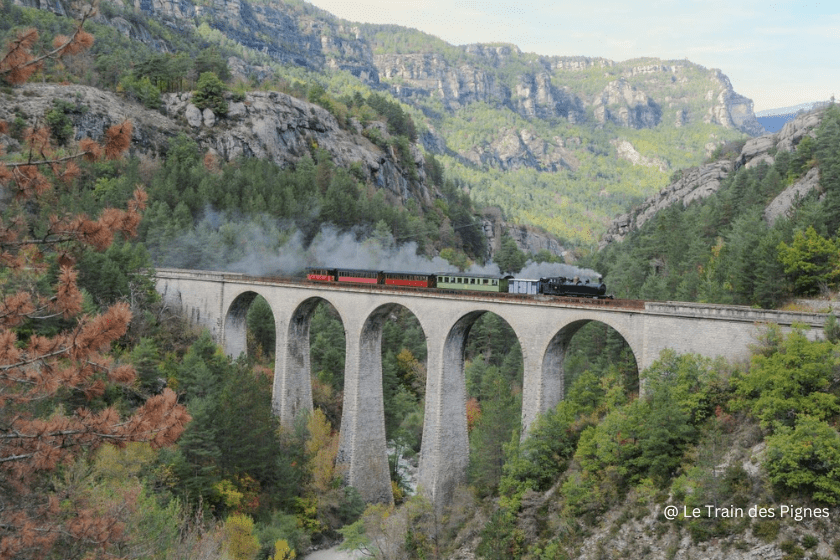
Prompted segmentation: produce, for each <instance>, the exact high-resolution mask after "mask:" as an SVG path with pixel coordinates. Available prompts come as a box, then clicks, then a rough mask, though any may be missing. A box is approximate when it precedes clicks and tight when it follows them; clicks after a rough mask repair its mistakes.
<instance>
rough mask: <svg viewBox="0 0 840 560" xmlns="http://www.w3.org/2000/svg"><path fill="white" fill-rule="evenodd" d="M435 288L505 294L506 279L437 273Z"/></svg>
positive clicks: (456, 273)
mask: <svg viewBox="0 0 840 560" xmlns="http://www.w3.org/2000/svg"><path fill="white" fill-rule="evenodd" d="M436 276H437V287H438V289H440V290H469V291H476V292H507V291H508V279H507V278H499V277H498V276H496V277H493V276H484V275H481V274H465V273H463V272H438V273H437V274H436Z"/></svg>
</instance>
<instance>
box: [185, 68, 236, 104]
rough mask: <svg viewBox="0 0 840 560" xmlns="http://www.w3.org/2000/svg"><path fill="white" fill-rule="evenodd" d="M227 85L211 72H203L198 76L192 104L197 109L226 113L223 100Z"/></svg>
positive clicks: (225, 102)
mask: <svg viewBox="0 0 840 560" xmlns="http://www.w3.org/2000/svg"><path fill="white" fill-rule="evenodd" d="M226 92H227V86H226V85H225V84H224V82H222V81H221V80H220V79H219V77H218V76H216V74H214V73H213V72H204V73H203V74H201V76H199V78H198V85H197V89H196V91H195V93H194V94H193V98H192V102H193V105H195V106H196V107H198V108H199V109H202V110H203V109H210V110H211V111H213V113H215V114H216V115H227V112H228V106H227V101H225V97H224V95H225V93H226Z"/></svg>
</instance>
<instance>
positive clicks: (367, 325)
mask: <svg viewBox="0 0 840 560" xmlns="http://www.w3.org/2000/svg"><path fill="white" fill-rule="evenodd" d="M397 309H406V310H408V311H409V312H411V313H412V314H413V315H414V316H415V318H417V315H416V314H415V313H414V311H413V310H411V309H410V308H407V307H405V306H404V305H401V304H399V303H385V304H382V305H380V306H378V307H377V308H376V309H374V310H373V311H371V312H370V313H369V314H368V315H367V317H365V318H364V319H363V321H362V324H361V328H360V330H359V331H358V340H357V341H355V348H356V349H357V352H356V353H355V354H354V355H353V356H352V358H351V354H350V349H351V347H353V346H354V341H351V339H350V337H348V340H347V345H348V361H347V366H346V371H345V377H344V407H343V409H342V419H341V436H340V443H339V452H338V461H339V462H341V463H344V464H346V465H347V483H348V484H349V485H351V486H353V487H355V488H356V489H357V490H358V491H359V493H360V494H361V495H362V497H363V498H364V499H365V501H367V502H385V503H393V501H394V497H393V493H392V491H391V478H390V472H389V470H388V455H387V449H386V445H387V442H386V437H385V408H384V398H383V387H382V329H383V326H384V325H385V322H386V321H387V319H388V317H389V316H390V315H391V314H392V313H393V312H394V311H395V310H397ZM418 322H419V319H418ZM420 327H421V328H423V325H422V323H421V324H420ZM423 334H424V336H427V335H426V330H425V329H423Z"/></svg>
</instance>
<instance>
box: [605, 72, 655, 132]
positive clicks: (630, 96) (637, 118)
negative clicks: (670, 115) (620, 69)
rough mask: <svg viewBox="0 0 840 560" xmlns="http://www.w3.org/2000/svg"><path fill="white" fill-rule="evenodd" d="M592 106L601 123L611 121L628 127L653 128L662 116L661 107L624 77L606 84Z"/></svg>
mask: <svg viewBox="0 0 840 560" xmlns="http://www.w3.org/2000/svg"><path fill="white" fill-rule="evenodd" d="M593 106H594V115H595V119H596V120H597V121H598V122H600V123H601V124H604V123H606V122H607V121H612V122H614V123H616V124H618V125H619V126H625V127H628V128H653V127H655V126H656V125H658V124H659V121H660V119H661V118H662V109H661V107H659V105H657V104H656V102H655V101H654V100H653V99H651V98H650V97H648V96H647V95H646V94H645V93H644V92H642V91H640V90H638V89H636V87H634V86H633V85H631V84H629V83H628V82H627V80H626V79H624V78H621V79H619V80H616V81H614V82H610V83H609V84H607V87H606V88H604V91H603V92H601V95H600V96H599V97H597V98H596V99H595V102H594V103H593Z"/></svg>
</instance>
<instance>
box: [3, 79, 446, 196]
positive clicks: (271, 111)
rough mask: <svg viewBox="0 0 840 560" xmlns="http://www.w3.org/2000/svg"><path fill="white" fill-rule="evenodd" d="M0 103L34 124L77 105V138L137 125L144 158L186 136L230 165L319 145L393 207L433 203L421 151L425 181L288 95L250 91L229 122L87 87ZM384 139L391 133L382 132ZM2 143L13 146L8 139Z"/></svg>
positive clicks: (286, 161) (34, 89)
mask: <svg viewBox="0 0 840 560" xmlns="http://www.w3.org/2000/svg"><path fill="white" fill-rule="evenodd" d="M0 96H1V97H2V103H0V120H4V121H8V122H11V121H14V120H15V118H16V117H20V116H23V117H24V118H25V120H28V121H29V124H32V123H34V121H35V119H36V118H38V117H39V116H41V115H44V114H45V113H46V112H47V111H49V110H50V109H51V108H52V107H53V100H64V101H67V102H68V103H71V104H73V105H74V106H75V107H78V108H79V110H78V111H75V112H71V113H69V114H68V116H69V117H70V119H71V120H72V121H73V126H74V134H75V136H76V138H78V139H80V138H83V137H85V136H90V137H91V138H94V139H100V138H101V137H102V135H103V133H104V131H105V130H106V129H107V128H108V127H109V126H111V125H113V124H115V123H119V122H122V121H123V120H124V119H130V120H131V121H132V123H133V125H134V132H133V138H132V145H131V150H132V151H133V152H134V153H135V154H138V155H144V156H147V157H152V158H154V157H158V156H161V155H164V154H165V153H166V151H167V149H168V143H169V140H170V139H171V138H173V137H174V136H176V135H178V134H180V133H185V134H187V135H189V136H191V137H192V138H194V139H195V140H196V141H197V142H198V144H199V146H201V147H202V148H203V149H205V150H209V151H211V152H213V153H215V154H217V155H218V156H219V157H220V158H222V159H224V160H231V159H235V158H237V157H240V156H247V157H259V158H264V159H269V160H271V161H273V162H275V163H277V164H278V165H281V166H286V165H291V164H294V163H295V162H297V161H298V160H299V159H300V158H301V157H304V156H305V155H306V154H309V153H311V150H312V149H313V147H315V146H317V147H318V148H320V149H323V150H326V151H327V152H329V153H330V155H331V156H332V158H333V161H334V162H335V163H336V164H337V165H340V166H343V167H350V166H351V165H353V166H354V168H356V169H358V170H359V171H360V172H361V173H362V174H363V176H364V178H365V179H366V180H368V181H369V182H371V183H372V184H374V185H375V186H376V187H377V188H381V189H383V190H385V191H386V193H387V194H388V198H390V199H391V200H392V201H394V202H397V203H405V202H406V201H408V200H409V199H414V200H417V201H418V202H419V203H420V204H421V206H427V205H428V204H430V203H431V201H432V199H433V197H434V196H435V193H434V192H432V191H431V190H430V189H429V187H428V185H427V184H426V182H425V171H424V158H423V155H422V153H421V152H420V150H419V149H417V148H416V147H413V148H412V156H413V158H414V165H415V166H416V168H417V173H418V174H419V180H411V179H409V173H408V172H407V171H406V170H405V169H404V164H403V163H401V162H400V161H399V160H398V158H397V157H395V155H394V154H393V153H391V152H390V151H383V150H382V149H380V148H379V147H377V146H376V145H374V144H372V143H371V142H370V141H369V140H368V139H367V138H365V137H364V136H363V135H362V134H361V132H362V128H361V126H360V125H356V127H355V128H351V129H346V128H342V127H341V126H339V123H338V122H337V121H336V119H335V117H333V115H332V114H330V113H329V112H328V111H326V110H325V109H323V108H321V107H319V106H318V105H313V104H311V103H307V102H305V101H302V100H300V99H297V98H295V97H291V96H289V95H286V94H283V93H278V92H252V93H248V94H246V95H245V98H244V100H242V101H233V100H230V101H229V107H230V108H229V111H228V114H227V115H225V116H221V115H215V114H214V113H213V112H212V111H210V110H209V109H205V110H204V111H200V110H199V109H198V108H197V107H196V106H195V105H193V104H192V103H191V99H192V94H191V93H182V94H169V95H165V96H164V108H163V109H162V110H161V112H157V111H152V110H149V109H146V108H144V107H142V106H140V105H138V104H136V103H132V102H127V101H125V100H124V99H122V98H120V97H119V96H117V95H115V94H112V93H109V92H104V91H102V90H98V89H95V88H91V87H86V86H64V85H52V84H29V85H26V86H25V87H22V88H17V89H14V90H12V91H11V93H3V94H0ZM379 124H381V123H376V122H374V123H372V124H371V125H370V126H378V125H379ZM380 134H382V135H387V132H385V131H384V129H383V130H380ZM4 139H5V141H6V142H7V143H8V142H14V140H12V139H11V138H10V137H8V136H5V137H4ZM11 148H12V150H13V149H14V146H12V147H11Z"/></svg>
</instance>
